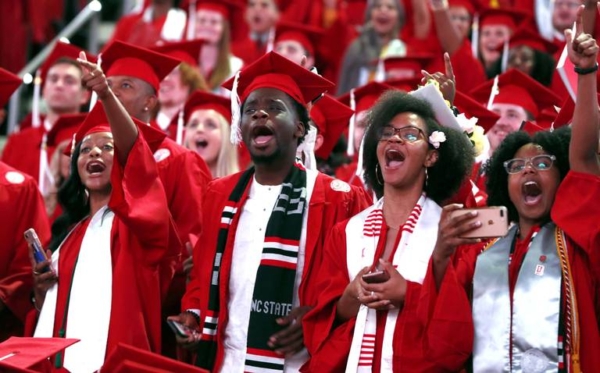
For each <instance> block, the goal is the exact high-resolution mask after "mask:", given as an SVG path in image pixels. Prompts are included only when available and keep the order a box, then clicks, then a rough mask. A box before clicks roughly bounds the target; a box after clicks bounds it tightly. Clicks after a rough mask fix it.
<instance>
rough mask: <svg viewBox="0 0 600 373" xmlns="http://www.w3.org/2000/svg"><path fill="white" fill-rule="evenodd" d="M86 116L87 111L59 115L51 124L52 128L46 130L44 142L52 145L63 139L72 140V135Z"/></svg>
mask: <svg viewBox="0 0 600 373" xmlns="http://www.w3.org/2000/svg"><path fill="white" fill-rule="evenodd" d="M86 117H87V113H86V114H67V115H61V116H60V117H59V118H58V119H57V120H56V122H55V123H54V125H53V126H52V129H50V131H48V134H47V136H48V137H47V140H46V144H48V146H50V147H53V146H57V145H58V144H60V143H62V142H63V141H66V140H72V139H73V135H74V134H75V132H77V129H78V128H79V126H80V125H81V124H82V123H83V121H84V120H85V118H86Z"/></svg>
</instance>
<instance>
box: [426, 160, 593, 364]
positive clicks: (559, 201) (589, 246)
mask: <svg viewBox="0 0 600 373" xmlns="http://www.w3.org/2000/svg"><path fill="white" fill-rule="evenodd" d="M599 199H600V178H599V177H598V176H592V175H588V174H582V173H577V172H573V171H570V172H569V173H568V174H567V176H566V177H565V179H564V180H563V181H562V183H561V185H560V187H559V189H558V191H557V192H556V197H555V200H554V205H553V206H552V212H551V216H552V220H553V221H554V222H555V223H556V225H557V226H558V227H560V228H561V229H562V230H563V231H564V232H565V236H566V237H567V247H568V250H569V262H570V265H571V271H572V276H573V284H574V288H575V291H576V294H577V307H578V310H579V329H580V338H581V339H580V361H581V371H583V372H588V371H595V370H596V369H597V367H599V366H600V355H598V351H600V325H599V324H600V255H599V254H600V251H599V250H598V248H600V225H598V217H600V204H599V203H598V200H599ZM522 246H523V247H525V248H526V247H527V242H524V243H523V245H522ZM481 250H482V245H474V246H465V247H459V248H458V249H457V252H456V254H455V256H454V258H453V260H452V262H451V263H450V264H448V268H447V270H446V274H445V276H444V279H443V282H442V285H441V287H440V291H439V293H438V292H437V291H436V290H435V289H436V288H435V283H434V281H433V271H432V270H431V269H430V270H429V271H428V273H427V276H426V278H425V283H427V284H428V285H429V289H430V291H429V293H428V302H429V303H430V304H431V306H432V307H433V308H435V314H438V315H440V316H442V317H454V316H455V315H458V314H461V315H469V316H470V315H471V304H470V302H469V300H468V299H466V297H462V296H461V297H460V298H456V299H455V300H454V303H453V304H452V306H453V307H451V308H448V306H447V304H445V303H439V302H440V300H443V299H449V296H453V295H449V293H448V292H447V290H448V289H452V290H453V289H455V287H456V286H460V287H463V289H464V292H465V294H470V292H471V288H472V283H473V275H474V273H475V265H476V261H477V255H478V254H479V253H480V252H481ZM525 255H526V254H525ZM525 255H513V258H512V260H513V261H517V263H515V267H516V268H519V267H520V265H521V262H522V260H523V258H524V257H525ZM430 268H431V267H430ZM425 283H424V286H425ZM436 302H437V303H436ZM449 320H452V319H449ZM563 322H564V321H563ZM461 324H462V326H464V327H470V326H472V319H470V320H468V321H465V320H462V321H461ZM447 347H448V348H454V347H453V346H447ZM468 352H471V351H468Z"/></svg>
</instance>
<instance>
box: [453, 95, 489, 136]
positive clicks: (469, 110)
mask: <svg viewBox="0 0 600 373" xmlns="http://www.w3.org/2000/svg"><path fill="white" fill-rule="evenodd" d="M454 106H456V107H457V108H458V110H459V111H460V112H461V113H463V114H465V116H466V117H467V118H473V117H475V118H477V125H478V126H480V127H481V128H483V131H484V132H487V131H489V130H490V128H492V127H493V126H494V125H495V124H496V122H497V121H498V119H500V116H499V115H498V114H496V113H494V112H493V111H490V110H488V109H487V108H486V107H485V106H483V105H482V104H481V103H479V102H477V101H475V100H473V99H472V98H471V97H469V96H467V95H465V94H464V93H462V92H459V91H456V95H455V97H454Z"/></svg>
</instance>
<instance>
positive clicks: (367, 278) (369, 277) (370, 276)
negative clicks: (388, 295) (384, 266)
mask: <svg viewBox="0 0 600 373" xmlns="http://www.w3.org/2000/svg"><path fill="white" fill-rule="evenodd" d="M362 279H363V281H364V282H366V283H367V284H380V283H382V282H386V281H387V280H389V279H390V274H389V273H387V271H380V270H377V271H372V272H369V273H366V274H364V275H363V276H362Z"/></svg>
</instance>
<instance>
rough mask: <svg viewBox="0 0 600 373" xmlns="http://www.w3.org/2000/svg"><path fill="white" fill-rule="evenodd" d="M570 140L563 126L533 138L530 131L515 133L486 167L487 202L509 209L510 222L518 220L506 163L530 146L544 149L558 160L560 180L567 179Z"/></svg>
mask: <svg viewBox="0 0 600 373" xmlns="http://www.w3.org/2000/svg"><path fill="white" fill-rule="evenodd" d="M570 140H571V129H570V128H569V127H566V126H565V127H561V128H559V129H557V130H555V131H554V132H549V131H543V132H536V133H535V134H534V135H533V136H530V135H529V134H528V133H527V132H524V131H516V132H513V133H511V134H509V135H508V136H506V138H505V139H504V141H502V143H501V144H500V146H499V147H498V149H496V151H495V152H494V154H493V155H492V158H490V159H489V160H488V162H487V163H486V164H485V166H484V167H485V172H486V175H487V181H486V189H487V193H488V200H487V203H488V205H489V206H506V208H507V209H508V218H509V219H510V221H511V222H518V221H519V213H518V212H517V209H516V208H515V206H514V205H513V203H512V201H511V200H510V195H509V194H508V173H507V172H506V170H505V169H504V162H505V161H508V160H510V159H513V158H514V157H515V154H516V153H517V151H518V150H519V149H521V148H522V147H523V146H525V145H527V144H536V145H539V146H541V147H542V148H543V149H544V150H545V151H546V152H548V153H549V154H551V155H554V156H555V157H556V160H555V161H554V167H556V168H557V169H558V171H559V173H560V180H561V181H562V179H564V177H565V176H566V175H567V172H569V169H570V166H569V141H570Z"/></svg>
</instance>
